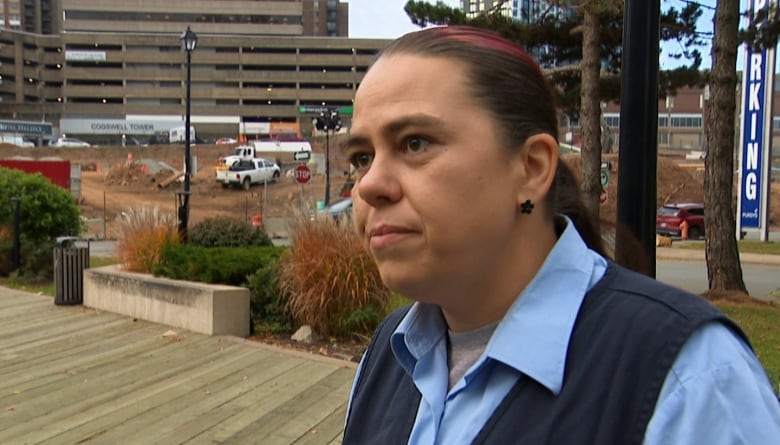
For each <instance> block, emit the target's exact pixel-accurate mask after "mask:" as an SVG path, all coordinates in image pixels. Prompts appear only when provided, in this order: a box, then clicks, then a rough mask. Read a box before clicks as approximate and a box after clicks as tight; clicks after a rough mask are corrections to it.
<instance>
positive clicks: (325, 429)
mask: <svg viewBox="0 0 780 445" xmlns="http://www.w3.org/2000/svg"><path fill="white" fill-rule="evenodd" d="M346 415H347V403H346V402H345V403H342V404H341V405H340V406H339V408H338V409H337V410H335V411H333V412H332V413H330V415H328V416H327V417H326V418H324V419H322V422H320V423H318V424H317V425H316V426H315V427H314V428H311V429H309V431H307V432H306V434H305V435H303V436H301V437H300V438H298V440H296V441H295V442H292V444H293V445H318V444H323V443H328V444H334V443H338V444H340V443H341V438H342V436H343V433H344V420H345V418H346Z"/></svg>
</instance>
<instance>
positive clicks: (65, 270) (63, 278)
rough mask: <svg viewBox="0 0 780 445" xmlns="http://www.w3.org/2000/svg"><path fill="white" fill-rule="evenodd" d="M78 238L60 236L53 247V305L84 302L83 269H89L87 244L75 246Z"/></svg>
mask: <svg viewBox="0 0 780 445" xmlns="http://www.w3.org/2000/svg"><path fill="white" fill-rule="evenodd" d="M76 241H79V238H77V237H74V236H61V237H59V238H57V240H56V245H55V247H54V304H57V305H66V304H82V303H83V302H84V269H88V268H89V244H87V245H86V247H79V246H76Z"/></svg>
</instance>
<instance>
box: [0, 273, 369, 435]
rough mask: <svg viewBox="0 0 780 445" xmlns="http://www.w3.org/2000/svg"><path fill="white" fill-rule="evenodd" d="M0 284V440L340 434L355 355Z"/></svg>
mask: <svg viewBox="0 0 780 445" xmlns="http://www.w3.org/2000/svg"><path fill="white" fill-rule="evenodd" d="M170 329H171V328H170V327H167V326H164V325H159V324H155V323H149V322H145V321H141V320H138V321H134V320H133V319H132V318H128V317H125V316H121V315H117V314H113V313H107V312H98V311H95V310H91V309H85V308H83V307H82V306H55V305H54V302H53V299H52V298H51V297H45V296H38V295H34V294H29V293H24V292H18V291H15V290H11V289H7V288H4V287H0V444H4V445H8V444H58V445H60V444H76V443H91V444H92V443H94V444H111V445H115V444H144V445H147V444H185V443H186V444H221V443H225V444H301V445H302V444H338V443H340V442H341V434H342V428H343V424H344V415H345V411H346V401H347V398H348V394H349V390H350V386H351V383H352V378H353V377H354V374H355V366H354V364H352V363H349V362H344V361H337V360H329V359H327V358H325V357H319V356H312V355H308V354H303V353H299V352H294V351H287V350H283V349H280V348H274V347H271V346H268V345H263V344H259V343H256V342H250V341H247V340H244V339H240V338H234V337H208V336H205V335H201V334H195V333H191V332H188V331H181V330H176V334H177V335H175V336H170V333H169V335H168V336H164V335H163V334H165V333H166V332H168V331H169V330H170Z"/></svg>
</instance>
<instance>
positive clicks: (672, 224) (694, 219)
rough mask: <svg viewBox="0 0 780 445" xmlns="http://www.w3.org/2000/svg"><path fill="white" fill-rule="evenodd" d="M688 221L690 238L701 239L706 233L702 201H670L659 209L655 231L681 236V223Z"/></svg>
mask: <svg viewBox="0 0 780 445" xmlns="http://www.w3.org/2000/svg"><path fill="white" fill-rule="evenodd" d="M683 221H687V222H688V239H699V238H701V237H703V236H704V234H705V233H706V232H705V230H704V204H702V203H692V202H685V203H676V204H673V203H670V204H664V205H663V207H661V208H660V209H658V215H657V216H656V218H655V233H658V234H661V235H669V236H677V237H679V236H681V235H682V229H681V228H680V224H682V222H683Z"/></svg>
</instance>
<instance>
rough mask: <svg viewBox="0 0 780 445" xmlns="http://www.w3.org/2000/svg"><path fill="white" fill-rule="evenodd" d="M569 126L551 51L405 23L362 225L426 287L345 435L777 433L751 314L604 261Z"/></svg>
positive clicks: (361, 198) (359, 211)
mask: <svg viewBox="0 0 780 445" xmlns="http://www.w3.org/2000/svg"><path fill="white" fill-rule="evenodd" d="M557 129H558V125H557V120H556V109H555V106H554V103H553V98H552V96H551V93H550V90H549V88H548V86H547V84H546V82H545V80H544V77H543V75H542V73H541V71H540V69H539V67H538V65H537V64H536V63H535V62H534V61H533V60H532V59H531V58H530V57H529V56H528V55H527V54H526V53H524V52H523V51H522V50H520V49H518V48H517V47H515V46H514V45H513V44H512V43H510V42H508V41H506V40H504V39H503V38H501V37H499V36H497V35H495V34H492V33H490V32H487V31H481V30H476V29H471V28H463V27H441V28H429V29H425V30H423V31H419V32H414V33H410V34H407V35H405V36H403V37H401V38H400V39H398V40H396V41H395V42H393V43H392V44H391V45H390V46H389V47H387V48H386V49H385V50H384V51H383V52H382V53H381V54H380V56H379V58H378V59H377V61H376V62H375V63H374V65H373V66H372V67H371V69H370V70H369V71H368V73H367V74H366V76H365V78H364V79H363V82H362V84H361V85H360V88H359V89H358V92H357V95H356V97H355V103H354V117H353V125H352V129H351V135H350V137H349V140H348V142H347V143H346V144H345V147H344V148H345V150H346V155H347V156H348V158H349V159H350V161H351V163H352V165H353V166H354V167H355V168H356V170H357V178H356V183H355V186H354V188H353V190H352V197H353V200H354V217H355V218H354V221H355V226H356V229H357V231H358V233H359V235H360V236H362V237H363V238H364V240H365V244H366V247H367V249H368V250H369V252H370V253H371V255H372V257H373V258H374V260H375V262H376V264H377V266H378V268H379V271H380V274H381V276H382V280H383V281H384V282H385V283H386V284H387V286H388V287H390V289H392V290H394V291H396V292H399V293H401V294H403V295H406V296H408V297H410V298H412V299H413V300H415V301H416V303H415V304H414V305H412V307H411V308H410V309H409V308H405V309H404V310H401V311H398V312H396V313H394V314H392V315H390V316H389V317H388V318H387V319H386V320H385V321H384V322H383V324H382V325H381V326H380V327H379V329H378V330H377V333H376V334H375V336H374V338H373V340H372V343H371V345H370V346H369V348H368V350H367V351H366V354H365V356H364V358H363V361H362V362H361V366H360V369H359V371H358V375H357V377H356V380H355V385H354V388H353V394H352V397H351V400H350V408H349V412H348V418H347V424H346V428H345V434H344V443H345V444H366V443H382V444H398V443H410V444H434V443H439V444H463V443H490V444H504V443H528V444H539V443H560V444H579V443H583V444H630V443H636V444H639V443H645V444H659V443H674V444H683V443H702V444H703V443H707V444H713V443H736V442H739V441H740V440H741V441H742V442H740V443H763V444H765V443H780V432H779V431H780V409H778V403H777V399H776V397H775V395H774V394H773V392H772V388H771V386H770V384H769V382H768V379H767V377H766V375H765V373H764V371H763V369H762V367H761V365H760V364H759V362H758V361H757V360H756V358H755V356H754V355H753V353H752V351H751V349H750V347H749V345H748V342H747V339H746V338H745V336H744V334H743V333H742V332H741V331H740V329H739V328H738V327H737V326H736V325H734V324H733V323H732V322H731V321H729V320H728V319H727V318H726V317H725V316H724V315H723V314H722V313H720V312H719V311H718V310H717V309H716V308H714V307H712V306H711V305H709V304H707V303H706V302H704V301H703V300H701V299H699V298H698V297H696V296H693V295H690V294H687V293H684V292H682V291H680V290H678V289H676V288H672V287H669V286H666V285H663V284H660V283H658V282H656V281H654V280H651V279H649V278H647V277H644V276H642V275H637V274H634V273H632V272H629V271H628V270H626V269H623V268H621V267H619V266H617V265H615V264H614V263H611V262H609V261H608V260H607V259H606V258H605V257H604V255H603V253H602V252H601V245H600V241H599V236H598V234H597V233H596V231H595V230H594V225H593V224H592V223H591V222H590V220H589V218H588V216H587V212H586V211H585V210H584V208H583V206H582V203H581V202H580V199H579V191H578V189H577V184H576V180H574V178H573V175H572V174H571V172H570V171H569V170H568V168H566V167H565V165H564V164H562V163H559V161H558V144H557V138H556V135H557ZM737 382H738V383H737ZM746 412H749V413H750V416H746V415H744V414H745V413H746Z"/></svg>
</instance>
